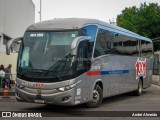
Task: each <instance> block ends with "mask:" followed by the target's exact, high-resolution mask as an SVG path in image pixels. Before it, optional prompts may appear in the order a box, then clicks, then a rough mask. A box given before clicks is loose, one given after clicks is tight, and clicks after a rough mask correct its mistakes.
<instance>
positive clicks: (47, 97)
mask: <svg viewBox="0 0 160 120" xmlns="http://www.w3.org/2000/svg"><path fill="white" fill-rule="evenodd" d="M42 91H43V90H42ZM36 95H37V94H35V93H31V92H28V91H25V90H23V89H19V88H17V87H16V99H17V100H18V101H21V102H32V103H34V102H35V99H36ZM74 96H75V88H72V89H70V90H67V91H64V92H58V93H53V94H52V93H50V94H41V98H42V99H43V100H44V104H53V105H64V106H71V105H75V99H74Z"/></svg>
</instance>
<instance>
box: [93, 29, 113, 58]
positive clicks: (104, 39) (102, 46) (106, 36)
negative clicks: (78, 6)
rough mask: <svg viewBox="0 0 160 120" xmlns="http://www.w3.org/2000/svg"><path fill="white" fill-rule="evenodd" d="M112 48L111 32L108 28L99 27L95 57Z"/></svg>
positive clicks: (106, 52)
mask: <svg viewBox="0 0 160 120" xmlns="http://www.w3.org/2000/svg"><path fill="white" fill-rule="evenodd" d="M110 49H111V39H110V32H109V31H107V30H103V29H99V30H98V35H97V38H96V44H95V50H94V57H98V56H100V55H105V54H108V51H109V50H110Z"/></svg>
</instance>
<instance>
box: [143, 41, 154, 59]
mask: <svg viewBox="0 0 160 120" xmlns="http://www.w3.org/2000/svg"><path fill="white" fill-rule="evenodd" d="M152 52H153V50H152V43H151V42H149V41H144V40H141V56H142V57H151V56H152V55H153V53H152Z"/></svg>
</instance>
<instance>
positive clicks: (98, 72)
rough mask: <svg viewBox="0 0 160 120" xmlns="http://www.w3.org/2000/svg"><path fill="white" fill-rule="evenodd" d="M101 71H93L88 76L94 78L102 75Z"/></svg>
mask: <svg viewBox="0 0 160 120" xmlns="http://www.w3.org/2000/svg"><path fill="white" fill-rule="evenodd" d="M100 73H101V72H100V71H91V72H87V75H89V76H92V75H100Z"/></svg>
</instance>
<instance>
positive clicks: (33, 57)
mask: <svg viewBox="0 0 160 120" xmlns="http://www.w3.org/2000/svg"><path fill="white" fill-rule="evenodd" d="M77 36H78V31H60V32H26V33H25V35H24V41H23V42H22V45H21V50H20V51H21V53H20V56H19V62H18V72H19V73H21V74H24V73H25V74H27V73H29V75H32V76H34V77H35V76H38V75H40V74H38V73H39V72H41V73H42V74H41V76H40V77H45V76H47V77H53V76H54V77H55V74H56V76H57V77H61V76H64V75H70V74H73V70H72V62H73V58H74V56H71V54H70V52H71V43H72V41H73V40H74V38H76V37H77ZM53 72H54V73H55V74H53ZM46 74H47V75H46Z"/></svg>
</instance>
